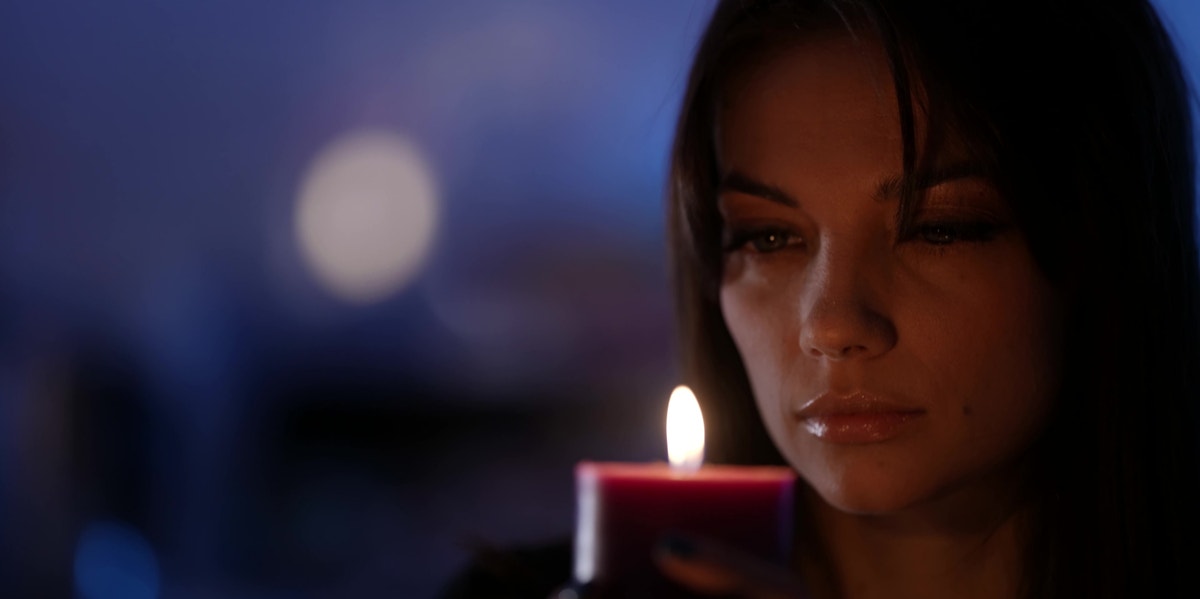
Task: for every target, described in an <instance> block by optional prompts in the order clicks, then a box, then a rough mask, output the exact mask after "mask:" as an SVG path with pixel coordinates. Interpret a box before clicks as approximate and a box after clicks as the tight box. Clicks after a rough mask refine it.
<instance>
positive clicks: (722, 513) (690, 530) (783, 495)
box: [574, 387, 795, 591]
mask: <svg viewBox="0 0 1200 599" xmlns="http://www.w3.org/2000/svg"><path fill="white" fill-rule="evenodd" d="M667 446H668V453H669V454H670V457H671V464H670V465H668V464H665V463H657V464H623V463H597V462H582V463H580V464H579V465H578V466H577V467H576V469H575V484H576V492H577V495H578V506H577V508H578V520H577V523H576V531H575V573H574V575H575V580H576V582H577V583H579V584H587V585H592V586H599V587H608V588H613V587H620V588H625V587H631V586H632V587H637V588H647V587H649V588H653V589H657V590H660V591H661V588H660V587H661V585H663V582H662V581H661V579H660V578H659V576H658V574H657V569H656V568H655V566H654V563H653V560H652V558H653V552H654V549H655V546H656V544H657V543H658V542H659V541H660V540H661V539H662V537H663V536H664V535H666V534H669V533H671V532H679V533H684V534H688V535H694V536H698V537H704V538H707V539H711V540H714V541H717V542H719V543H723V544H725V545H728V546H730V547H732V548H735V549H738V550H740V551H744V552H746V553H748V554H750V555H754V556H757V557H759V558H761V559H764V560H767V561H771V562H775V563H778V564H780V565H783V564H786V563H787V560H788V557H789V553H790V541H791V535H792V488H793V485H794V483H795V473H794V472H793V471H792V470H791V469H790V468H781V467H765V466H762V467H742V466H704V467H701V465H700V464H701V461H702V459H703V451H704V422H703V419H702V417H701V415H700V408H699V406H698V404H697V403H696V398H695V396H694V395H692V393H691V391H690V390H688V389H687V388H686V387H679V388H676V390H675V392H674V393H672V394H671V401H670V404H669V405H668V408H667ZM662 588H665V587H662Z"/></svg>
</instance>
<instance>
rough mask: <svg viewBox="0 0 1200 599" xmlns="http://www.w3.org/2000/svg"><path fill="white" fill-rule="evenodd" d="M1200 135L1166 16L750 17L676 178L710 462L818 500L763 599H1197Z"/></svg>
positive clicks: (689, 546) (697, 548) (718, 56)
mask: <svg viewBox="0 0 1200 599" xmlns="http://www.w3.org/2000/svg"><path fill="white" fill-rule="evenodd" d="M1190 134H1191V122H1190V118H1189V114H1188V105H1187V102H1186V93H1185V85H1184V83H1183V78H1182V75H1181V71H1180V67H1179V64H1178V61H1177V58H1176V56H1175V54H1174V51H1173V50H1172V48H1171V44H1170V42H1169V40H1168V37H1167V35H1166V34H1165V33H1164V30H1163V27H1162V25H1161V24H1160V22H1159V21H1158V19H1157V17H1156V16H1155V14H1154V11H1153V10H1152V8H1151V7H1150V6H1149V5H1148V3H1146V2H1145V1H1141V0H1112V1H1109V2H1102V3H1100V2H1084V1H1076V2H1069V1H1063V0H1039V1H1038V2H1022V1H1015V0H942V1H937V0H794V1H782V0H774V1H772V0H759V1H754V0H725V1H723V2H721V3H720V4H719V5H718V7H717V8H716V11H715V13H714V15H713V18H712V21H711V23H710V25H709V27H708V29H707V31H706V33H705V35H704V38H703V40H702V42H701V45H700V49H699V52H698V54H697V57H696V60H695V64H694V66H693V69H692V72H691V77H690V82H689V85H688V88H687V92H686V96H685V99H684V103H683V109H682V114H681V116H680V122H679V128H678V132H677V137H676V142H675V146H674V150H673V160H672V170H671V183H672V186H671V189H670V198H669V202H670V235H671V245H672V248H673V261H674V270H675V273H676V275H677V290H678V299H679V317H680V319H681V321H680V322H681V332H682V340H683V342H682V344H681V346H682V347H683V348H684V351H685V355H684V359H685V373H686V379H687V380H686V382H687V383H688V384H690V385H691V386H692V387H693V388H694V389H696V391H697V395H698V396H699V397H700V399H701V401H702V402H705V405H704V406H703V407H704V411H705V415H706V421H707V422H708V423H709V431H708V436H709V439H710V445H709V448H708V454H709V456H710V458H714V459H715V461H723V462H733V463H769V462H779V461H780V460H781V459H782V460H784V461H785V462H786V463H788V464H790V465H792V466H793V467H794V468H795V469H796V470H797V471H798V473H799V474H800V478H801V481H802V484H801V487H802V492H801V493H799V499H798V502H797V507H796V509H797V510H798V515H799V517H798V518H797V521H798V522H800V523H801V525H800V526H799V527H798V529H797V531H796V533H795V543H794V545H795V547H796V556H795V560H794V563H793V564H792V567H791V568H789V569H787V570H786V571H780V570H778V569H774V568H771V567H768V566H765V565H762V564H756V563H754V562H752V561H751V560H749V559H747V558H745V557H744V556H739V555H737V554H736V553H733V552H731V551H729V550H723V549H720V548H715V547H711V546H709V545H707V544H705V543H704V542H703V541H701V540H696V539H678V538H677V539H671V540H669V542H667V543H665V545H664V548H665V551H664V553H663V555H661V556H660V564H661V566H662V568H663V570H664V572H665V573H666V574H667V575H669V576H670V577H672V578H674V579H675V580H676V581H678V582H679V583H681V584H683V585H684V586H687V587H690V588H692V589H695V590H697V591H700V592H703V593H714V594H734V595H738V596H745V597H792V596H811V597H816V598H818V599H825V598H835V597H836V598H840V599H861V598H871V597H889V598H904V597H922V598H925V599H929V598H936V597H974V598H987V597H996V598H1001V597H1003V598H1013V597H1175V596H1194V595H1195V594H1196V593H1197V591H1196V589H1195V588H1194V587H1195V584H1194V583H1193V582H1192V581H1191V580H1190V577H1187V576H1186V575H1187V574H1188V573H1189V571H1190V569H1191V568H1193V567H1194V565H1193V564H1192V563H1191V562H1190V561H1188V557H1190V556H1191V555H1193V554H1200V552H1198V551H1197V547H1196V545H1197V542H1196V539H1197V532H1198V528H1197V519H1196V516H1195V511H1196V506H1197V505H1200V504H1198V503H1197V501H1196V500H1197V498H1198V495H1197V493H1196V490H1197V460H1196V451H1197V447H1196V442H1195V440H1196V434H1195V432H1196V425H1197V422H1196V415H1195V410H1194V402H1195V401H1196V400H1197V398H1200V379H1198V377H1197V372H1200V316H1198V306H1197V302H1198V301H1200V293H1198V286H1200V282H1198V281H1200V275H1198V274H1197V259H1196V246H1195V241H1196V240H1195V230H1194V229H1195V225H1194V204H1193V202H1194V197H1193V191H1194V189H1193V166H1192V146H1191V136H1190Z"/></svg>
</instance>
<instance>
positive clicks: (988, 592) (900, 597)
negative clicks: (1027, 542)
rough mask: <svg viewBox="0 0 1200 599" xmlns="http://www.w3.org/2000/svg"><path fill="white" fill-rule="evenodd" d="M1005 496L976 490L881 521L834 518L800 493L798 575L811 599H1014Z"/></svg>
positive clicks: (1011, 531) (1015, 524)
mask: <svg viewBox="0 0 1200 599" xmlns="http://www.w3.org/2000/svg"><path fill="white" fill-rule="evenodd" d="M1010 480H1011V479H1010ZM1012 488H1013V486H1012V485H1011V484H1007V485H991V484H983V485H977V486H975V487H974V488H972V489H969V490H963V491H961V492H958V493H955V494H953V495H952V496H950V497H946V498H942V499H938V500H935V501H933V502H930V504H928V505H923V506H920V507H916V508H912V509H910V510H906V511H904V512H902V513H897V514H889V515H883V516H880V515H859V514H850V513H846V512H842V511H840V510H837V509H835V508H833V507H832V506H830V505H829V504H828V503H826V502H825V501H824V500H822V499H821V498H820V497H819V496H818V495H817V494H816V493H815V492H812V491H811V490H808V489H806V491H807V494H806V496H805V497H804V498H803V499H802V501H805V502H806V503H807V504H808V506H807V507H808V510H807V511H808V513H809V514H811V516H812V520H811V523H809V530H808V532H807V533H806V534H801V535H798V538H797V541H798V543H800V544H801V545H804V544H809V545H808V548H807V550H806V549H805V547H804V546H801V547H799V549H800V551H799V553H798V558H799V563H798V567H799V568H800V573H801V575H802V576H803V577H804V579H805V580H806V581H808V582H809V584H810V588H811V591H812V593H813V597H814V598H815V599H876V598H885V597H886V598H887V599H906V598H918V597H919V598H921V599H937V598H939V597H972V598H976V599H993V598H994V599H1015V598H1016V597H1017V596H1018V593H1019V585H1020V577H1021V571H1022V562H1021V560H1020V557H1021V555H1022V551H1021V530H1022V523H1023V521H1024V511H1023V510H1021V509H1019V507H1018V506H1019V503H1018V501H1017V498H1016V493H1014V492H1012ZM1001 489H1007V492H999V491H1000V490H1001Z"/></svg>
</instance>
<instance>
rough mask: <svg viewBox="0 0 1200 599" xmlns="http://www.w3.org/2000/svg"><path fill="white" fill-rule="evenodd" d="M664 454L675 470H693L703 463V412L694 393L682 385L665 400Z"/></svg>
mask: <svg viewBox="0 0 1200 599" xmlns="http://www.w3.org/2000/svg"><path fill="white" fill-rule="evenodd" d="M667 457H668V458H669V459H670V461H671V469H672V470H675V471H677V472H695V471H697V470H699V469H700V464H702V463H704V416H703V415H701V413H700V404H699V402H697V401H696V395H695V394H693V393H692V390H691V389H688V388H687V387H686V386H683V385H680V386H678V387H676V388H675V390H674V391H672V392H671V399H670V401H668V402H667Z"/></svg>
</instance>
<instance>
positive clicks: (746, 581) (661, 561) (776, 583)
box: [655, 535, 808, 599]
mask: <svg viewBox="0 0 1200 599" xmlns="http://www.w3.org/2000/svg"><path fill="white" fill-rule="evenodd" d="M655 561H656V562H657V563H658V567H659V569H660V570H661V571H662V572H663V574H664V575H665V576H666V577H667V578H669V579H671V580H673V581H675V582H676V583H678V584H680V585H682V586H684V587H686V588H688V589H691V590H693V591H695V592H698V593H701V594H704V595H720V596H734V597H743V598H746V599H805V598H807V597H808V594H807V593H806V592H805V591H804V588H803V586H802V585H801V584H800V582H799V581H798V580H796V578H795V577H794V575H793V574H792V573H791V572H789V571H787V570H785V569H783V568H780V567H779V566H776V565H773V564H769V563H766V562H764V561H762V560H760V559H758V558H754V557H751V556H749V555H746V554H745V553H742V552H740V551H736V550H734V549H731V548H728V547H725V546H722V545H720V544H718V543H714V542H712V541H707V540H704V539H697V538H694V537H685V536H679V535H670V536H668V537H666V538H665V539H663V542H662V543H661V544H660V546H659V551H658V552H657V554H656V555H655Z"/></svg>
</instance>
